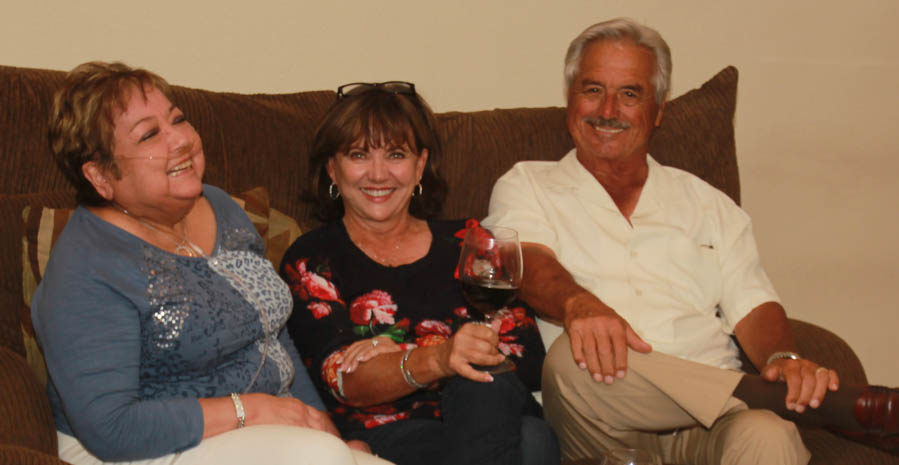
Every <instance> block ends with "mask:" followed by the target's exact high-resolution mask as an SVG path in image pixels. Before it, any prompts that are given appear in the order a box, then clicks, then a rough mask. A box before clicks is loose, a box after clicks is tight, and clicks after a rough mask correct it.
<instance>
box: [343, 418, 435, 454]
mask: <svg viewBox="0 0 899 465" xmlns="http://www.w3.org/2000/svg"><path fill="white" fill-rule="evenodd" d="M344 437H345V439H359V440H361V441H365V442H367V443H368V446H369V447H371V451H372V452H373V453H375V454H377V455H378V456H379V457H382V458H384V459H386V460H389V461H391V462H393V463H395V464H396V465H422V464H429V463H440V457H441V456H442V455H443V454H444V450H445V448H446V444H445V443H446V436H445V434H444V427H443V422H441V421H439V420H417V419H411V420H403V421H397V422H393V423H388V424H386V425H382V426H378V427H377V428H372V429H368V430H363V431H353V432H350V433H347V434H345V435H344Z"/></svg>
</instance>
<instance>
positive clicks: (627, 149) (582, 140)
mask: <svg viewBox="0 0 899 465" xmlns="http://www.w3.org/2000/svg"><path fill="white" fill-rule="evenodd" d="M654 70H655V57H654V56H653V53H652V51H651V50H650V49H648V48H646V47H642V46H639V45H636V44H634V43H633V42H629V41H614V40H603V41H599V42H594V43H592V44H590V45H589V46H587V48H586V49H585V50H584V54H583V58H582V59H581V64H580V70H579V72H578V74H577V75H576V76H575V78H574V81H573V82H572V84H571V88H570V89H569V91H568V131H569V132H570V133H571V137H572V138H573V139H574V145H575V147H576V148H577V156H578V159H580V160H582V162H597V161H609V162H611V161H615V162H618V161H627V160H644V159H645V158H644V156H645V155H646V153H647V152H648V149H649V137H650V135H652V130H653V128H654V127H656V126H658V125H659V123H660V122H661V120H662V110H663V108H664V104H662V105H658V104H657V103H656V101H655V95H654V88H653V86H652V75H653V72H654Z"/></svg>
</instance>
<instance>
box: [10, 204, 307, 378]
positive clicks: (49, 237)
mask: <svg viewBox="0 0 899 465" xmlns="http://www.w3.org/2000/svg"><path fill="white" fill-rule="evenodd" d="M231 198H232V199H233V200H234V201H235V202H237V204H238V205H240V207H241V208H242V209H243V210H244V212H245V213H246V214H247V216H248V217H249V218H250V221H252V222H253V226H255V227H256V230H257V231H259V235H260V236H262V239H263V241H264V242H265V256H266V258H268V259H269V261H271V262H272V264H273V265H274V266H275V269H278V266H279V265H280V263H281V258H282V257H283V256H284V252H286V251H287V248H288V247H289V246H290V244H292V243H293V241H294V240H296V238H298V237H299V236H300V234H301V233H302V231H301V230H300V227H299V225H298V224H297V222H296V221H294V220H293V219H292V218H290V217H289V216H287V215H285V214H283V213H281V212H279V211H278V210H275V209H274V208H270V206H269V195H268V191H267V190H266V189H265V188H264V187H256V188H253V189H250V190H248V191H246V192H242V193H240V194H238V195H236V196H232V197H231ZM73 211H74V209H72V208H48V207H42V206H40V205H29V206H26V207H25V208H24V209H23V210H22V220H23V221H24V224H25V228H24V234H23V235H22V298H23V301H24V302H25V305H26V307H27V308H30V307H31V298H32V296H33V295H34V291H35V290H37V286H38V284H40V282H41V277H42V276H43V275H44V270H45V269H46V267H47V262H48V261H49V259H50V251H51V249H52V248H53V245H54V244H55V243H56V240H57V239H58V238H59V235H60V234H61V233H62V230H63V228H64V227H65V225H66V222H68V220H69V217H70V216H71V215H72V212H73ZM24 313H25V314H24V315H22V338H23V343H24V346H25V358H26V360H27V361H28V364H29V365H30V366H31V368H32V369H33V370H34V372H35V375H36V376H37V378H38V379H39V380H40V381H41V382H42V383H46V382H47V372H46V367H45V364H44V358H43V355H42V353H41V350H40V348H39V347H38V344H37V341H36V339H35V336H34V329H33V327H32V325H31V317H30V312H24Z"/></svg>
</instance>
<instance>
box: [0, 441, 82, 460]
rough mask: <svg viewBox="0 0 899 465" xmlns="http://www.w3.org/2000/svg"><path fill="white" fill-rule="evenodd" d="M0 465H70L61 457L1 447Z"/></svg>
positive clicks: (24, 449) (15, 447) (24, 448)
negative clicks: (0, 464)
mask: <svg viewBox="0 0 899 465" xmlns="http://www.w3.org/2000/svg"><path fill="white" fill-rule="evenodd" d="M0 463H2V464H4V465H68V463H69V462H64V461H62V460H60V459H59V457H56V456H55V455H54V456H51V455H48V454H45V453H43V452H38V451H36V450H34V449H28V448H26V447H21V446H11V445H7V444H3V445H0Z"/></svg>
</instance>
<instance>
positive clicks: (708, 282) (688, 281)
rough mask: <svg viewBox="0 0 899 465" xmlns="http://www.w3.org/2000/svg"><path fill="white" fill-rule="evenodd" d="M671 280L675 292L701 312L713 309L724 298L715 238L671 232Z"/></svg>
mask: <svg viewBox="0 0 899 465" xmlns="http://www.w3.org/2000/svg"><path fill="white" fill-rule="evenodd" d="M667 251H668V258H669V260H668V263H669V266H668V268H669V272H668V282H669V285H670V287H671V292H672V294H673V295H674V296H680V299H682V300H683V301H684V302H683V303H684V304H686V306H688V307H691V308H692V309H693V310H695V311H697V312H700V313H707V312H714V311H715V307H716V306H717V305H718V302H719V301H720V300H721V286H722V278H721V262H720V257H719V250H718V245H717V244H716V243H715V241H713V240H703V239H700V240H697V239H696V238H693V237H689V236H686V235H683V234H676V235H672V236H671V237H670V238H669V240H668V243H667Z"/></svg>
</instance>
